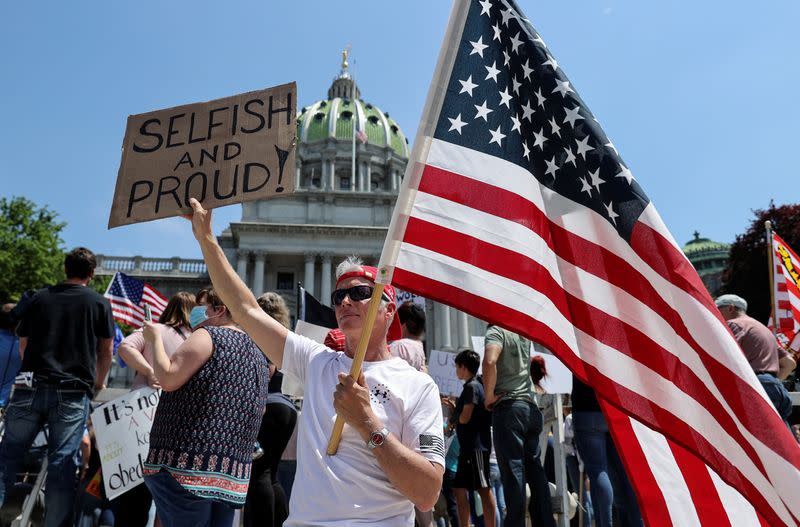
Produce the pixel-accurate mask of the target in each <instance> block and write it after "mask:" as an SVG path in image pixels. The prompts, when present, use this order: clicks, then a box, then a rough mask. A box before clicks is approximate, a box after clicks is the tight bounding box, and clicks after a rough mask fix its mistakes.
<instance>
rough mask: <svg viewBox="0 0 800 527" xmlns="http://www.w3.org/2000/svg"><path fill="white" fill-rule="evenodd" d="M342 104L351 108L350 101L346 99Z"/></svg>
mask: <svg viewBox="0 0 800 527" xmlns="http://www.w3.org/2000/svg"><path fill="white" fill-rule="evenodd" d="M342 104H343V105H345V106H350V99H344V100H343V101H342Z"/></svg>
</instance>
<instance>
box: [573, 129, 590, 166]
mask: <svg viewBox="0 0 800 527" xmlns="http://www.w3.org/2000/svg"><path fill="white" fill-rule="evenodd" d="M575 143H577V145H578V155H579V156H581V157H582V158H583V160H584V161H585V160H586V152H588V151H589V150H594V147H593V146H589V136H588V135H587V136H586V137H584V138H583V139H581V140H580V141H578V140H577V139H575Z"/></svg>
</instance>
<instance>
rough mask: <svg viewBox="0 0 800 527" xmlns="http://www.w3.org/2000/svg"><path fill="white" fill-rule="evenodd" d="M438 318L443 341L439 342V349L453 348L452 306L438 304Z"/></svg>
mask: <svg viewBox="0 0 800 527" xmlns="http://www.w3.org/2000/svg"><path fill="white" fill-rule="evenodd" d="M436 308H437V310H436V320H437V325H438V326H439V330H440V331H441V341H440V342H439V349H440V350H443V351H444V350H445V349H452V348H453V340H452V336H451V334H450V307H449V306H446V305H444V304H438V303H437V304H436Z"/></svg>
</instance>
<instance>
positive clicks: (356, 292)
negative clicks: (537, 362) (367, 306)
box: [331, 285, 375, 306]
mask: <svg viewBox="0 0 800 527" xmlns="http://www.w3.org/2000/svg"><path fill="white" fill-rule="evenodd" d="M374 290H375V288H374V287H372V286H369V285H354V286H353V287H348V288H347V289H336V290H335V291H334V292H333V293H331V304H332V305H334V306H341V305H342V302H344V297H346V296H349V297H350V300H352V301H353V302H361V301H362V300H366V299H368V298H370V297H371V296H372V292H373V291H374Z"/></svg>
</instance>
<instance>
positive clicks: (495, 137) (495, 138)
mask: <svg viewBox="0 0 800 527" xmlns="http://www.w3.org/2000/svg"><path fill="white" fill-rule="evenodd" d="M489 133H490V134H492V139H491V141H489V144H492V143H497V146H503V145H502V144H501V141H502V140H503V138H504V137H505V136H506V134H504V133H501V132H500V126H498V127H497V130H489Z"/></svg>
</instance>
